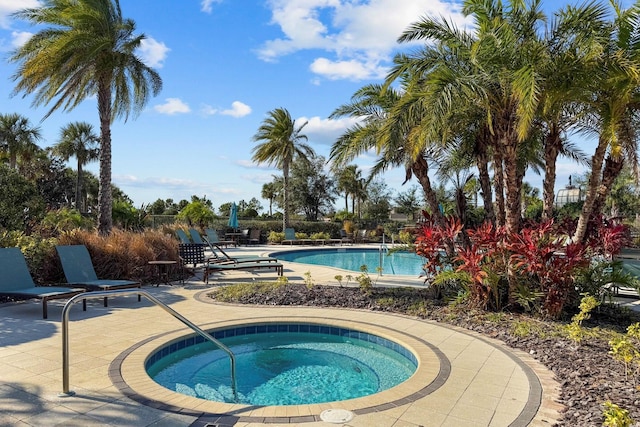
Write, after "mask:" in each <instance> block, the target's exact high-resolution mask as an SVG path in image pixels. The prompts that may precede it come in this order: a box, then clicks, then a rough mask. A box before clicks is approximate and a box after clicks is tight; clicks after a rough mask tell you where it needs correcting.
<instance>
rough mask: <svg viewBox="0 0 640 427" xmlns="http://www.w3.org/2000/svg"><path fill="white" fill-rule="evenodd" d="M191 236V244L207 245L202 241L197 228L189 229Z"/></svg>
mask: <svg viewBox="0 0 640 427" xmlns="http://www.w3.org/2000/svg"><path fill="white" fill-rule="evenodd" d="M189 235H190V236H191V242H193V243H196V244H198V245H205V244H206V243H205V242H204V240H202V236H201V235H200V233H199V232H198V230H196V229H195V228H190V229H189Z"/></svg>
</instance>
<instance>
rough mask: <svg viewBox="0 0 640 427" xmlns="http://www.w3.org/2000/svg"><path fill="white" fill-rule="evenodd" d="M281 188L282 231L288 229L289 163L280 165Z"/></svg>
mask: <svg viewBox="0 0 640 427" xmlns="http://www.w3.org/2000/svg"><path fill="white" fill-rule="evenodd" d="M282 187H283V190H284V197H283V199H284V200H283V205H284V206H283V209H282V210H283V213H282V231H283V232H284V230H285V228H288V227H289V163H288V162H284V164H283V165H282Z"/></svg>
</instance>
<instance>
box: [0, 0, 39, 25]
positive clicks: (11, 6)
mask: <svg viewBox="0 0 640 427" xmlns="http://www.w3.org/2000/svg"><path fill="white" fill-rule="evenodd" d="M39 6H41V3H40V2H39V1H38V0H0V28H5V29H8V28H10V25H9V20H10V18H9V15H11V14H12V13H13V12H17V11H18V10H21V9H29V8H32V7H39Z"/></svg>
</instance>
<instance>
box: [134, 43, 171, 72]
mask: <svg viewBox="0 0 640 427" xmlns="http://www.w3.org/2000/svg"><path fill="white" fill-rule="evenodd" d="M170 50H171V49H169V48H168V47H167V46H166V45H165V44H164V43H162V42H159V41H157V40H155V39H153V38H152V37H147V38H145V39H144V40H142V42H141V43H140V49H139V54H140V58H141V59H142V62H144V63H145V64H147V65H148V66H149V67H155V68H162V65H163V64H162V62H163V61H164V60H165V59H166V58H167V53H168V52H169V51H170Z"/></svg>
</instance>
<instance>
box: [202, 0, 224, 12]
mask: <svg viewBox="0 0 640 427" xmlns="http://www.w3.org/2000/svg"><path fill="white" fill-rule="evenodd" d="M214 3H222V0H202V1H201V2H200V10H201V11H203V12H205V13H211V12H212V11H213V4H214Z"/></svg>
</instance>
